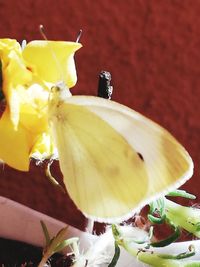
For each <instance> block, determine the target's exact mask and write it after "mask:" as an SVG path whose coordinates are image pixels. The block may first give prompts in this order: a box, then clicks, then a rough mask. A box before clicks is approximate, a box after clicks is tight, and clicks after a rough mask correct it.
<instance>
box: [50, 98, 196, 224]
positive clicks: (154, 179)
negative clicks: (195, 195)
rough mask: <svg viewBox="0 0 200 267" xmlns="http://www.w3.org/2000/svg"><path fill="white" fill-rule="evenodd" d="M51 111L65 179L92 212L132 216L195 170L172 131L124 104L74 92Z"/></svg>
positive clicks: (109, 217) (112, 217)
mask: <svg viewBox="0 0 200 267" xmlns="http://www.w3.org/2000/svg"><path fill="white" fill-rule="evenodd" d="M49 111H50V112H49V114H50V115H49V121H50V126H51V129H52V134H53V137H54V140H55V143H56V146H57V149H58V154H59V160H60V167H61V171H62V173H63V175H64V183H65V185H66V188H67V191H68V192H69V195H70V196H71V198H72V200H73V201H74V202H75V204H76V205H77V207H78V208H79V209H80V210H81V211H82V212H84V213H85V214H86V215H87V216H88V217H91V218H93V219H95V220H98V221H107V222H113V221H119V220H122V219H125V218H128V217H130V215H131V214H132V213H133V212H135V211H136V209H138V208H141V207H142V206H143V205H144V204H146V203H148V202H149V200H151V199H152V198H153V197H155V196H156V197H158V196H159V195H160V194H161V193H163V192H167V191H168V190H171V189H173V188H174V187H178V186H180V185H181V184H182V183H184V182H185V181H186V180H187V179H189V178H190V176H191V175H192V169H193V163H192V160H191V158H190V156H189V155H188V153H187V152H186V151H185V149H184V148H183V147H182V146H181V145H180V144H179V143H178V142H177V141H176V140H175V139H174V137H172V135H171V134H170V133H168V132H167V131H166V130H165V129H163V128H162V127H160V126H159V125H157V124H156V123H154V122H152V121H151V120H149V119H147V118H145V117H144V116H142V115H141V114H139V113H137V112H135V111H133V110H131V109H129V108H127V107H125V106H123V105H120V104H118V103H116V102H113V101H109V100H104V99H101V98H98V97H92V96H73V97H70V98H68V99H66V100H65V101H60V102H58V103H57V104H56V105H55V103H54V105H51V104H50V108H49Z"/></svg>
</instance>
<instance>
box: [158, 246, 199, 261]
mask: <svg viewBox="0 0 200 267" xmlns="http://www.w3.org/2000/svg"><path fill="white" fill-rule="evenodd" d="M194 255H195V248H194V246H190V247H189V249H188V251H186V252H183V253H180V254H178V255H170V254H159V257H160V258H162V259H172V260H182V259H186V258H189V257H192V256H194Z"/></svg>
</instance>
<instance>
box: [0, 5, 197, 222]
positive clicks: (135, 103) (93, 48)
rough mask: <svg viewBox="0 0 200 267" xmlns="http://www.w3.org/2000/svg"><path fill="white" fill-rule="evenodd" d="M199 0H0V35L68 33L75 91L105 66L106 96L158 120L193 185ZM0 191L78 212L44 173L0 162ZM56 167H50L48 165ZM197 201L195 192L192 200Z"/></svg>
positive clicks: (60, 36)
mask: <svg viewBox="0 0 200 267" xmlns="http://www.w3.org/2000/svg"><path fill="white" fill-rule="evenodd" d="M199 14H200V1H198V0H196V1H195V0H151V1H149V0H146V1H145V0H110V1H107V0H101V1H99V0H95V1H94V0H79V1H76V0H56V1H55V0H49V1H48V0H20V1H14V0H13V1H12V0H0V20H1V23H0V37H1V38H3V37H10V38H16V39H18V40H20V41H21V40H22V39H27V40H32V39H41V36H40V34H39V31H38V25H39V24H43V25H44V27H45V29H46V34H47V36H48V38H49V39H55V40H75V39H76V35H77V33H78V30H79V29H80V28H81V29H83V36H82V38H81V42H82V44H83V48H82V49H81V50H80V51H79V52H78V53H77V55H76V62H77V70H78V78H79V79H78V83H77V85H76V87H75V88H74V89H73V92H74V93H75V94H88V95H89V94H90V95H95V94H96V89H97V83H98V78H97V77H98V73H99V71H101V70H102V69H103V70H108V71H110V72H111V73H112V77H113V85H114V94H113V100H116V101H118V102H120V103H123V104H126V105H128V106H130V107H131V108H133V109H135V110H137V111H139V112H141V113H143V114H144V115H146V116H148V117H149V118H151V119H153V120H155V121H156V122H158V123H159V124H161V125H162V126H164V127H166V128H167V129H168V130H169V131H171V133H172V134H173V135H174V136H175V137H176V138H177V139H178V140H179V141H180V142H181V143H182V144H183V145H184V146H185V147H186V148H187V150H188V151H189V153H190V154H191V156H192V158H193V160H194V163H195V174H194V176H193V178H192V179H191V180H190V181H189V182H187V184H186V185H185V186H184V188H185V189H187V190H189V191H190V192H192V193H194V194H196V195H199V197H200V193H199V188H200V180H199V179H200V178H199V173H200V172H199V170H200V152H199V150H200V138H199V137H200V101H199V98H200V16H199ZM0 169H1V173H0V194H1V195H4V196H8V197H10V198H12V199H14V200H17V201H19V202H21V203H24V204H27V205H28V206H30V207H33V208H35V209H38V210H40V211H42V212H45V213H47V214H49V215H52V216H54V217H56V218H58V219H61V220H64V221H66V222H69V223H73V224H74V225H76V226H78V225H83V222H84V219H83V217H81V215H80V214H79V213H78V212H77V213H76V214H75V216H72V213H73V214H74V209H73V204H72V203H69V200H67V199H66V198H65V197H64V196H63V195H62V193H60V192H59V190H57V189H55V188H54V187H53V186H51V185H50V184H49V183H48V181H47V180H46V178H45V175H44V168H43V167H42V166H41V167H37V168H36V167H34V164H33V166H32V168H31V172H30V174H29V175H27V173H22V172H17V171H14V170H10V169H9V168H7V167H4V168H3V167H0ZM55 170H57V167H55ZM197 201H198V200H197Z"/></svg>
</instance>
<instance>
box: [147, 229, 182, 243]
mask: <svg viewBox="0 0 200 267" xmlns="http://www.w3.org/2000/svg"><path fill="white" fill-rule="evenodd" d="M180 235H181V230H180V228H179V227H174V233H173V234H172V235H170V236H169V237H167V238H166V239H163V240H161V241H158V242H153V243H150V245H151V246H152V247H165V246H168V245H169V244H171V243H173V242H174V241H176V240H177V239H178V238H179V237H180Z"/></svg>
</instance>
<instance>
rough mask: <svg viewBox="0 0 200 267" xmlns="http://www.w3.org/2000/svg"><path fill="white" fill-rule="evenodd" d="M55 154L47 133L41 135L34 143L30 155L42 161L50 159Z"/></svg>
mask: <svg viewBox="0 0 200 267" xmlns="http://www.w3.org/2000/svg"><path fill="white" fill-rule="evenodd" d="M55 153H56V151H55V147H54V145H53V142H52V139H51V136H50V135H49V133H42V134H40V135H39V136H38V138H37V140H36V141H35V144H34V146H33V148H32V150H31V153H30V155H31V157H33V158H36V159H38V160H43V159H48V158H50V157H51V156H52V155H53V154H55Z"/></svg>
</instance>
